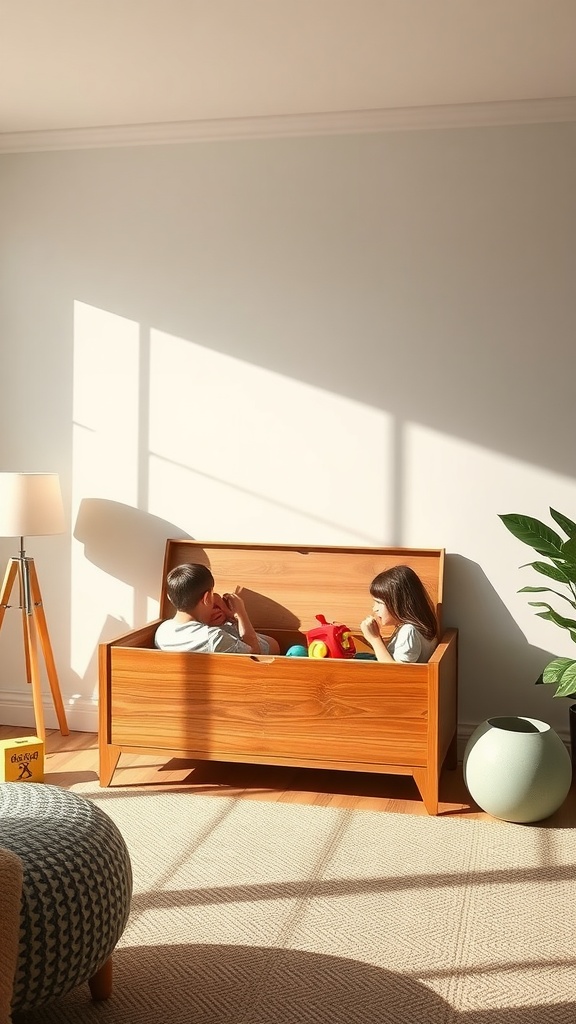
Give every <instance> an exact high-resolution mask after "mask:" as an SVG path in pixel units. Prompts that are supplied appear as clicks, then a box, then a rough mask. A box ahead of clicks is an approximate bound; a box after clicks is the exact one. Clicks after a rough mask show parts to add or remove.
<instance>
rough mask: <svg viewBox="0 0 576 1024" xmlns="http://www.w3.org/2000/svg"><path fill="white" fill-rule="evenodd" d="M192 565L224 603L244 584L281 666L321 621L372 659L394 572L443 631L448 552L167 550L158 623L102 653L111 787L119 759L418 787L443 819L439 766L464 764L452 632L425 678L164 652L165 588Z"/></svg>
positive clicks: (342, 665) (353, 664)
mask: <svg viewBox="0 0 576 1024" xmlns="http://www.w3.org/2000/svg"><path fill="white" fill-rule="evenodd" d="M184 562H202V563H204V564H206V565H209V566H210V568H211V570H212V573H213V575H214V578H215V581H216V589H217V590H218V591H219V592H224V591H232V590H234V588H235V587H236V585H237V584H241V585H242V586H243V588H244V590H243V593H242V596H243V598H244V600H245V603H246V607H247V609H248V612H249V615H250V618H251V621H252V622H253V624H254V626H255V628H256V629H257V630H258V631H260V632H263V633H268V634H269V635H272V636H274V637H275V638H276V639H277V640H278V642H279V644H280V650H281V651H282V652H283V653H284V652H285V651H286V650H287V649H288V648H289V647H290V646H291V645H293V644H299V643H300V644H301V643H305V642H306V638H305V634H304V631H306V630H309V629H312V628H314V627H315V626H316V625H317V621H316V615H317V614H319V613H322V614H324V615H325V616H326V618H327V619H328V621H337V622H339V623H344V624H346V625H347V626H348V627H349V628H350V629H351V630H352V633H353V636H354V639H355V641H356V643H357V647H358V649H359V650H366V649H367V647H366V645H365V642H364V640H363V638H362V635H361V632H360V629H359V626H360V622H361V621H362V619H363V618H364V617H365V616H366V615H367V614H369V612H370V609H371V606H372V598H371V597H370V594H369V586H370V583H371V581H372V579H373V578H374V576H376V574H377V573H379V572H381V571H382V570H384V569H387V568H389V567H390V566H392V565H401V564H404V565H410V566H411V567H412V568H413V569H414V570H415V571H416V572H417V573H418V575H419V576H420V578H421V579H422V581H423V583H424V585H425V587H426V589H427V590H428V593H429V594H430V597H431V599H432V602H433V604H434V606H435V607H436V608H437V610H438V614H439V618H440V621H441V604H442V585H443V568H444V551H443V550H442V549H421V550H419V549H412V548H343V547H304V546H295V545H269V544H261V545H259V544H224V543H219V542H205V543H201V542H199V541H191V540H169V541H167V545H166V555H165V560H164V566H163V570H162V582H161V600H160V618H159V619H157V620H155V621H154V622H151V623H149V624H147V625H146V626H143V627H141V628H140V629H135V630H132V631H131V632H129V633H127V634H125V635H124V636H121V637H119V638H117V639H115V640H112V641H110V642H108V643H103V644H100V649H99V679H100V712H99V715H100V725H99V749H100V785H101V786H108V785H109V784H110V782H111V780H112V777H113V774H114V771H115V769H116V766H117V764H118V760H119V758H120V755H121V753H122V752H130V753H140V754H144V753H157V754H158V753H160V754H165V755H166V757H167V758H169V757H174V756H178V757H187V758H190V759H194V760H214V761H239V762H247V763H253V764H275V765H288V766H294V767H305V768H315V767H316V768H324V769H325V768H332V769H340V770H347V771H360V772H380V773H387V774H396V775H411V776H413V778H414V780H415V782H416V785H417V786H418V789H419V791H420V793H421V796H422V799H423V801H424V804H425V806H426V809H427V810H428V812H429V813H430V814H436V813H437V811H438V782H439V777H440V771H441V768H442V765H443V763H444V761H445V760H446V759H448V761H449V762H450V764H451V766H452V767H454V766H455V763H456V723H457V642H458V635H457V631H456V630H454V629H447V630H445V631H444V632H442V631H441V640H440V642H439V644H438V646H437V648H436V650H435V651H434V653H433V655H432V657H431V658H430V661H429V662H427V663H426V664H409V665H407V664H397V663H393V664H382V663H379V662H375V661H368V660H354V659H339V658H326V659H322V658H293V657H289V658H287V657H283V656H275V657H271V656H264V655H249V654H190V653H177V652H172V651H158V650H156V649H155V648H154V633H155V631H156V628H157V626H158V623H159V622H160V621H162V619H165V618H169V617H171V616H172V615H173V614H174V609H173V608H172V605H171V604H170V602H169V600H168V598H167V595H166V590H165V582H164V581H165V579H166V575H167V573H168V572H169V570H170V569H172V568H173V567H174V566H176V565H180V564H182V563H184Z"/></svg>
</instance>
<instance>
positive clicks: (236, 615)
mask: <svg viewBox="0 0 576 1024" xmlns="http://www.w3.org/2000/svg"><path fill="white" fill-rule="evenodd" d="M238 589H239V588H237V591H238ZM166 593H167V594H168V597H169V599H170V601H171V603H172V604H173V605H174V607H175V609H176V614H175V615H174V617H173V618H171V619H166V620H165V621H164V622H161V623H160V625H159V626H158V629H157V630H156V634H155V636H154V643H155V646H156V647H158V648H159V649H160V650H161V651H192V652H194V653H196V654H215V653H220V654H279V652H280V646H279V644H278V642H277V641H276V640H275V639H274V637H271V636H266V635H265V634H264V633H256V631H255V629H254V626H253V625H252V623H251V622H250V619H249V617H248V612H247V611H246V606H245V604H244V601H243V600H242V598H241V597H240V594H239V593H238V592H236V593H234V594H224V596H223V597H221V596H220V594H216V593H214V577H213V575H212V573H211V572H210V569H209V568H208V566H206V565H200V564H197V563H193V562H187V563H185V564H184V565H177V566H176V567H175V568H174V569H171V570H170V572H169V573H168V575H167V577H166Z"/></svg>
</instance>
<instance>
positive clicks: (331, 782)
mask: <svg viewBox="0 0 576 1024" xmlns="http://www.w3.org/2000/svg"><path fill="white" fill-rule="evenodd" d="M33 732H34V730H33V729H25V728H23V727H22V726H0V739H12V738H13V737H15V736H27V735H31V734H33ZM97 780H98V737H97V736H96V735H95V734H94V733H86V732H73V733H70V735H69V736H61V735H60V733H59V732H58V731H57V730H52V731H50V730H49V731H48V733H47V737H46V758H45V778H44V781H45V782H47V783H50V784H51V785H54V786H62V787H63V788H64V789H69V788H71V787H72V786H74V785H76V784H77V783H79V782H97ZM113 786H122V787H124V788H125V787H129V788H133V789H134V791H138V790H139V789H144V788H145V789H147V790H149V789H150V788H153V789H169V788H178V789H181V788H183V787H186V788H189V789H190V791H191V792H192V793H200V794H203V795H204V796H236V797H241V798H243V799H247V800H270V801H273V800H281V801H285V802H289V803H307V804H318V805H321V806H324V807H351V808H356V809H363V810H370V811H394V812H395V813H397V814H426V810H425V808H424V805H423V804H422V800H421V799H420V796H419V793H418V790H417V789H416V785H415V783H414V781H413V780H412V779H411V778H409V777H407V776H401V775H398V776H395V775H374V774H368V773H362V774H361V773H359V772H340V771H324V770H320V769H314V768H281V767H274V766H268V765H246V764H228V763H223V762H219V761H212V762H210V761H181V760H176V759H172V760H170V761H167V762H166V761H163V760H162V759H159V758H157V757H154V756H152V755H142V754H140V755H128V754H123V755H122V756H121V758H120V764H119V767H118V769H117V770H116V773H115V775H114V778H113ZM439 813H440V814H442V815H448V816H453V815H459V816H460V817H465V818H478V819H484V820H486V821H493V820H495V819H493V818H492V817H491V816H490V815H489V814H486V813H484V811H481V810H480V809H479V808H478V807H477V806H476V804H475V803H474V802H473V801H472V799H471V797H470V796H469V794H468V792H467V790H466V787H465V785H464V781H463V778H462V766H461V765H459V766H458V768H457V769H456V770H455V771H448V770H445V771H444V772H443V774H442V778H441V781H440V811H439ZM546 825H548V826H554V825H556V826H557V827H563V828H571V827H574V826H575V825H576V785H574V784H573V786H572V789H571V791H570V793H569V795H568V798H567V799H566V801H565V802H564V804H563V805H562V807H561V808H560V809H559V810H558V811H556V813H555V814H554V815H553V816H552V817H551V818H548V819H547V820H546Z"/></svg>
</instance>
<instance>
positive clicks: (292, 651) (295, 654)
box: [286, 644, 308, 658]
mask: <svg viewBox="0 0 576 1024" xmlns="http://www.w3.org/2000/svg"><path fill="white" fill-rule="evenodd" d="M286 657H287V658H307V657H308V648H307V647H304V645H303V644H294V646H293V647H289V648H288V650H287V651H286Z"/></svg>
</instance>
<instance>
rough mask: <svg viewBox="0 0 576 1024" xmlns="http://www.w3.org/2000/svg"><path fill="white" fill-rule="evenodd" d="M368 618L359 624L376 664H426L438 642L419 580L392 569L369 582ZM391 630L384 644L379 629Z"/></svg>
mask: <svg viewBox="0 0 576 1024" xmlns="http://www.w3.org/2000/svg"><path fill="white" fill-rule="evenodd" d="M370 593H371V595H372V597H373V598H374V606H373V608H372V615H369V616H368V618H366V619H364V620H363V622H361V623H360V629H361V630H362V633H363V635H364V638H365V639H366V640H367V642H368V643H369V644H370V646H371V647H372V649H373V651H374V654H375V655H376V659H377V661H388V662H391V661H404V662H423V661H428V659H429V657H430V655H431V654H432V651H433V650H434V648H435V647H436V644H437V642H438V621H437V618H436V615H435V612H434V609H433V607H432V604H431V602H430V599H429V597H428V594H427V593H426V590H425V588H424V584H423V583H422V580H421V579H420V577H419V576H418V575H417V574H416V573H415V572H414V570H413V569H411V568H410V566H408V565H395V566H393V567H392V568H391V569H386V570H385V571H384V572H381V573H378V575H377V576H376V577H375V578H374V579H373V580H372V583H371V584H370ZM382 626H392V627H393V633H392V636H391V637H390V639H389V640H387V641H384V639H383V638H382V636H381V633H380V629H381V627H382Z"/></svg>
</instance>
